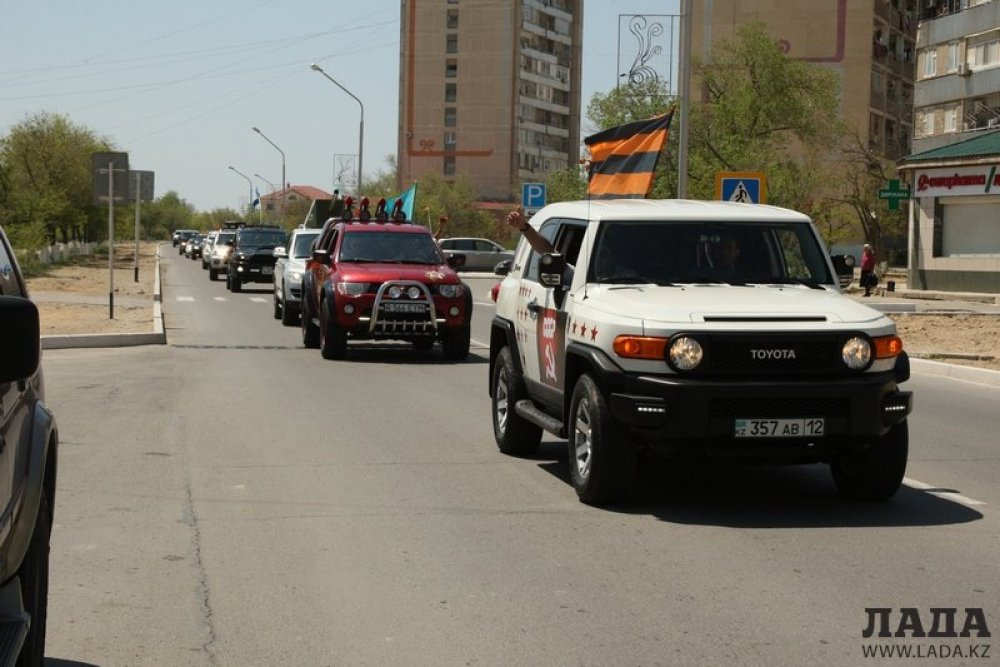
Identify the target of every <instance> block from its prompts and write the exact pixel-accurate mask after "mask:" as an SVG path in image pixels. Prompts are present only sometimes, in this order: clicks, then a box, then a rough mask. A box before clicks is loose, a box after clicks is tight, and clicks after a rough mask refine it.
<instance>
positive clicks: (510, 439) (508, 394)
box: [490, 347, 542, 456]
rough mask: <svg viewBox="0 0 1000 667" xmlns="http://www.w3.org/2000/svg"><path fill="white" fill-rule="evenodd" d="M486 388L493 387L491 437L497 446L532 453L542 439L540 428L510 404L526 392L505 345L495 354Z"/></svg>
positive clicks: (514, 452) (508, 451) (504, 450)
mask: <svg viewBox="0 0 1000 667" xmlns="http://www.w3.org/2000/svg"><path fill="white" fill-rule="evenodd" d="M490 388H491V389H492V390H493V391H492V392H491V393H492V394H493V398H492V400H491V408H492V412H493V438H494V439H495V440H496V443H497V448H498V449H499V450H500V451H501V452H502V453H504V454H508V455H510V456H527V455H529V454H533V453H534V452H535V451H536V450H537V449H538V445H539V444H541V442H542V428H541V427H540V426H537V425H535V424H532V423H531V422H529V421H528V420H526V419H525V418H524V417H522V416H521V415H519V414H517V413H516V412H515V411H514V405H515V404H516V403H517V402H518V401H520V400H522V399H525V398H527V392H526V391H525V389H524V381H523V380H522V379H521V376H520V375H518V373H517V370H516V369H515V368H514V360H513V359H512V358H511V356H510V348H508V347H505V348H503V349H502V350H500V354H498V355H497V359H496V362H495V363H494V365H493V377H492V378H491V382H490Z"/></svg>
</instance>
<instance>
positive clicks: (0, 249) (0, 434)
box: [0, 235, 35, 541]
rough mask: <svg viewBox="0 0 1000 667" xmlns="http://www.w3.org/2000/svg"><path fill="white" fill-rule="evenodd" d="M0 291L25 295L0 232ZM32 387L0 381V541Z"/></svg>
mask: <svg viewBox="0 0 1000 667" xmlns="http://www.w3.org/2000/svg"><path fill="white" fill-rule="evenodd" d="M0 294H2V295H4V296H13V297H21V298H27V291H26V290H25V288H24V285H23V284H22V282H21V279H20V275H19V273H18V270H17V267H16V264H15V262H14V257H13V254H12V253H11V251H10V248H9V247H8V246H7V244H6V241H5V239H4V238H3V236H2V235H0ZM34 391H35V389H34V387H33V385H32V384H31V383H30V382H29V381H28V380H27V379H26V380H20V381H18V380H15V381H13V382H3V383H0V500H2V501H3V503H4V506H3V507H2V508H0V511H2V514H0V541H2V540H4V539H6V537H7V534H8V532H9V530H10V526H11V516H12V512H13V511H14V499H13V498H12V497H11V496H12V495H13V493H14V489H15V488H16V486H17V484H16V479H15V477H16V474H17V471H18V470H21V469H25V468H24V466H26V465H27V460H26V456H27V452H28V447H29V446H30V437H31V406H32V402H31V400H30V397H31V395H32V394H33V393H34Z"/></svg>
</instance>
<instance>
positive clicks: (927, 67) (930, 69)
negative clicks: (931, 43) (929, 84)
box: [924, 49, 937, 77]
mask: <svg viewBox="0 0 1000 667" xmlns="http://www.w3.org/2000/svg"><path fill="white" fill-rule="evenodd" d="M935 74H937V49H927V50H926V51H924V76H925V77H928V76H934V75H935Z"/></svg>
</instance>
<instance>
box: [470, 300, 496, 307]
mask: <svg viewBox="0 0 1000 667" xmlns="http://www.w3.org/2000/svg"><path fill="white" fill-rule="evenodd" d="M472 303H474V304H476V305H477V306H491V307H492V306H495V305H496V304H495V303H493V302H492V301H473V302H472Z"/></svg>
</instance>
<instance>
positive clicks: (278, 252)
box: [273, 245, 288, 259]
mask: <svg viewBox="0 0 1000 667" xmlns="http://www.w3.org/2000/svg"><path fill="white" fill-rule="evenodd" d="M273 254H274V256H275V257H277V258H279V259H281V258H284V257H288V251H287V250H285V248H284V246H280V245H279V246H278V247H277V248H275V249H274V251H273Z"/></svg>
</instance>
